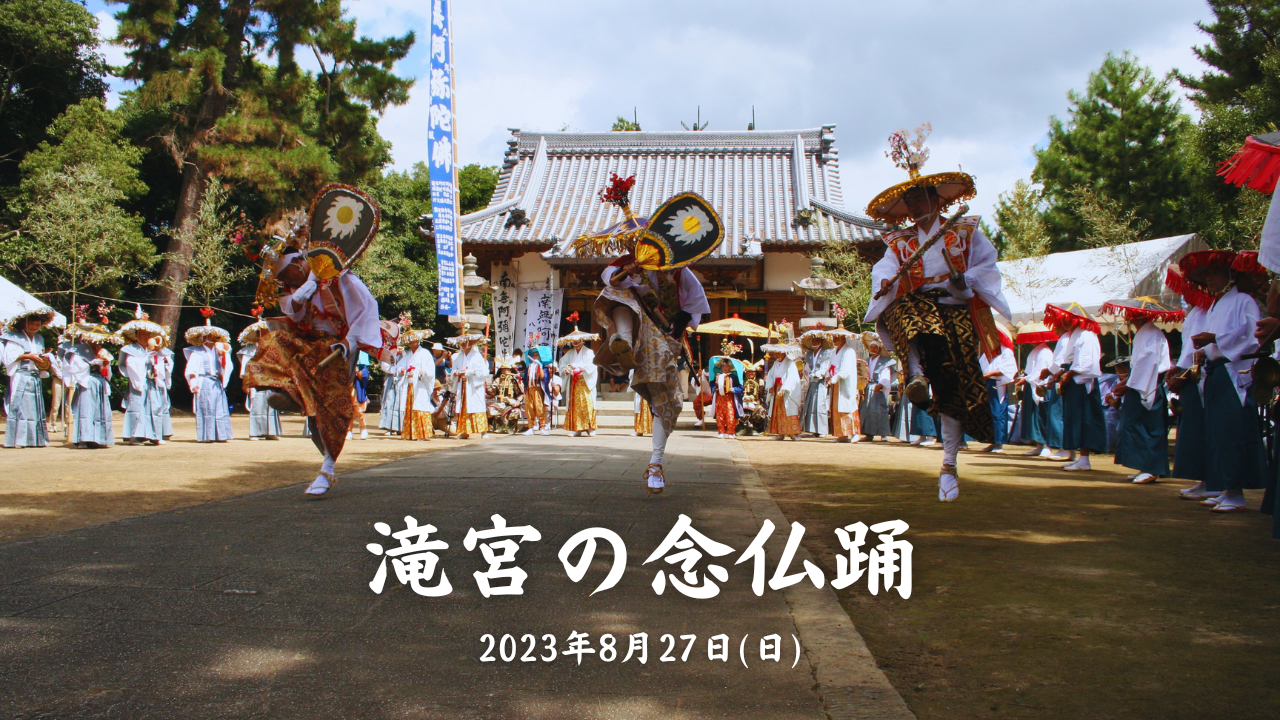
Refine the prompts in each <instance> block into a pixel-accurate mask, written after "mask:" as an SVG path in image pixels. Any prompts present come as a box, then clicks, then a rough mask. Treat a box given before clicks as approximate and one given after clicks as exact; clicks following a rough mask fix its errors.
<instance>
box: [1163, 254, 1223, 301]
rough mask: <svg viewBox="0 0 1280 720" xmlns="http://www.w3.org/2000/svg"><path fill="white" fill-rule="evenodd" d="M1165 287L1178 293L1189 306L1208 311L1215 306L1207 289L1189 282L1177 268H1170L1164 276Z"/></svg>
mask: <svg viewBox="0 0 1280 720" xmlns="http://www.w3.org/2000/svg"><path fill="white" fill-rule="evenodd" d="M1164 284H1165V287H1167V288H1169V289H1170V290H1172V291H1174V292H1176V293H1178V294H1179V295H1181V296H1182V299H1183V300H1185V301H1186V302H1187V304H1188V305H1192V306H1194V307H1198V308H1200V309H1201V310H1208V309H1209V308H1210V307H1212V306H1213V296H1212V295H1210V294H1209V291H1208V290H1206V289H1205V287H1204V286H1203V285H1201V284H1199V283H1197V282H1193V281H1191V280H1188V279H1187V277H1186V276H1185V275H1183V274H1182V271H1181V270H1179V269H1178V268H1177V266H1176V265H1175V266H1170V267H1169V269H1168V270H1167V271H1166V272H1165V274H1164Z"/></svg>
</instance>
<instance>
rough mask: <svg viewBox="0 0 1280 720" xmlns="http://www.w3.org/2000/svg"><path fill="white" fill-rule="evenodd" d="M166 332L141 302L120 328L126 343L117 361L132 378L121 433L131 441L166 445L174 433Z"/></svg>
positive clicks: (170, 369)
mask: <svg viewBox="0 0 1280 720" xmlns="http://www.w3.org/2000/svg"><path fill="white" fill-rule="evenodd" d="M167 334H168V330H167V329H166V328H165V327H164V326H162V325H159V324H157V323H154V322H151V320H150V319H149V318H148V317H147V314H146V313H145V312H143V311H142V306H141V305H139V306H137V310H136V311H135V313H134V319H133V320H130V321H129V322H127V323H125V324H124V325H123V326H122V327H121V328H120V336H121V337H122V338H124V340H125V342H126V343H127V344H126V345H125V346H124V347H123V348H121V350H120V355H119V356H118V357H117V359H116V361H117V362H118V363H119V365H120V373H121V374H122V375H124V376H125V377H127V378H128V379H129V391H128V395H127V397H126V398H125V413H124V432H123V433H122V435H123V437H124V441H125V442H126V443H128V444H129V445H141V444H143V443H144V442H147V443H151V444H153V445H163V444H164V443H165V439H166V438H167V437H168V436H170V435H172V434H173V428H172V422H173V421H172V420H171V418H170V414H169V387H170V385H171V384H172V382H173V361H172V359H171V356H169V355H166V353H165V352H164V350H165V349H166V348H165V347H164V344H165V336H166V335H167Z"/></svg>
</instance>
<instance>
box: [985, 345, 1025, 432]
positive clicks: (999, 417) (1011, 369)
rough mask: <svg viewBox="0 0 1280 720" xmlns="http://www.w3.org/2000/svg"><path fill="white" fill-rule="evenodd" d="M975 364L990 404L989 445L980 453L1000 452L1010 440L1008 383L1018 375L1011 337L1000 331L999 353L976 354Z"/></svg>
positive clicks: (1010, 383)
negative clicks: (991, 354)
mask: <svg viewBox="0 0 1280 720" xmlns="http://www.w3.org/2000/svg"><path fill="white" fill-rule="evenodd" d="M978 366H979V367H980V368H982V377H983V378H985V379H986V381H987V398H988V402H989V403H990V405H991V430H992V433H993V436H992V438H991V444H990V445H988V446H987V447H985V448H983V450H982V452H985V453H994V454H1000V453H1003V452H1004V444H1005V443H1007V442H1009V394H1008V389H1009V386H1010V385H1012V384H1013V378H1014V376H1015V375H1017V374H1018V359H1017V358H1016V357H1014V354H1013V340H1012V339H1011V338H1010V337H1009V336H1008V335H1006V334H1005V333H1004V331H1003V330H1001V331H1000V354H999V355H997V356H996V357H995V359H993V360H989V359H987V356H986V355H982V354H979V355H978Z"/></svg>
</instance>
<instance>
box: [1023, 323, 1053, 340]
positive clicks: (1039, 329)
mask: <svg viewBox="0 0 1280 720" xmlns="http://www.w3.org/2000/svg"><path fill="white" fill-rule="evenodd" d="M1059 337H1060V336H1059V335H1058V333H1056V332H1054V331H1052V330H1050V329H1049V326H1048V325H1045V324H1044V323H1042V322H1032V323H1027V324H1026V325H1023V326H1022V327H1021V328H1019V329H1018V337H1017V342H1018V344H1019V345H1039V344H1040V343H1042V342H1043V343H1047V342H1053V341H1055V340H1057V339H1058V338H1059Z"/></svg>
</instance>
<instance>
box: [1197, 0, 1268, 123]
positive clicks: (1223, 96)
mask: <svg viewBox="0 0 1280 720" xmlns="http://www.w3.org/2000/svg"><path fill="white" fill-rule="evenodd" d="M1209 7H1210V8H1211V9H1212V10H1213V14H1214V18H1215V19H1214V21H1213V22H1211V23H1196V25H1197V26H1198V27H1199V28H1200V30H1201V31H1203V32H1204V33H1205V34H1207V35H1209V38H1210V43H1209V44H1208V45H1203V46H1200V47H1197V48H1195V53H1196V56H1197V57H1199V58H1200V59H1201V60H1203V61H1204V63H1205V64H1206V65H1209V66H1210V67H1213V68H1216V69H1217V72H1215V71H1213V70H1210V71H1208V72H1205V73H1204V74H1203V75H1201V76H1200V77H1198V78H1193V77H1189V76H1186V75H1182V74H1180V73H1179V75H1178V80H1179V81H1180V82H1181V83H1182V85H1183V86H1184V87H1186V88H1188V89H1190V90H1192V93H1191V99H1192V100H1194V101H1195V102H1197V103H1226V104H1232V105H1234V104H1240V103H1241V101H1242V99H1241V96H1240V93H1241V92H1242V91H1244V90H1247V89H1248V88H1250V87H1252V86H1254V85H1256V84H1258V83H1259V82H1261V81H1262V80H1263V78H1264V77H1266V74H1265V72H1264V70H1263V67H1262V56H1263V55H1264V54H1266V50H1267V47H1268V46H1270V45H1273V44H1275V43H1276V42H1277V41H1280V1H1277V0H1209Z"/></svg>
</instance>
